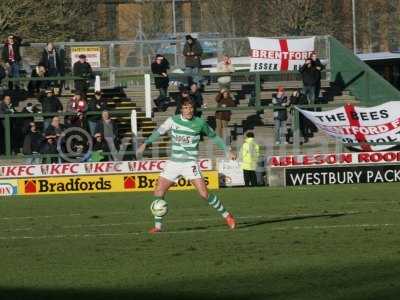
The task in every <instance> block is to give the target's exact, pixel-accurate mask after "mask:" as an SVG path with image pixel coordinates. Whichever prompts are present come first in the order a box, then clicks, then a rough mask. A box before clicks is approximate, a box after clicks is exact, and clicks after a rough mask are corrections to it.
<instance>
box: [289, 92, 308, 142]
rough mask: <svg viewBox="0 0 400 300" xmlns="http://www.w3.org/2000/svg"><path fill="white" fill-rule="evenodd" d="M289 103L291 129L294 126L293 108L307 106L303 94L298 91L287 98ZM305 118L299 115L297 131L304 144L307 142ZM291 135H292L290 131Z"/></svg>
mask: <svg viewBox="0 0 400 300" xmlns="http://www.w3.org/2000/svg"><path fill="white" fill-rule="evenodd" d="M289 103H290V115H291V116H292V129H293V126H294V124H295V121H296V120H295V109H296V108H295V107H294V106H296V105H304V104H307V98H306V97H305V96H304V94H303V93H301V91H299V90H295V91H293V93H292V95H291V96H290V98H289ZM307 120H308V119H307V118H306V117H304V116H303V114H301V113H299V124H298V126H299V130H300V136H301V137H302V138H303V141H304V143H307V142H308V134H307V131H306V125H307ZM292 134H294V132H293V130H292Z"/></svg>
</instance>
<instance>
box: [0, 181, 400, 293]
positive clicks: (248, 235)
mask: <svg viewBox="0 0 400 300" xmlns="http://www.w3.org/2000/svg"><path fill="white" fill-rule="evenodd" d="M399 191H400V189H399V185H398V184H376V185H347V186H344V185H343V186H324V187H307V188H299V187H298V188H286V189H281V188H254V189H239V188H234V189H224V190H220V191H219V192H218V194H219V195H220V197H221V200H222V201H223V202H224V204H225V206H226V207H227V208H228V209H230V210H231V211H232V212H233V214H234V215H235V216H236V218H237V221H238V222H239V228H238V229H237V230H236V231H233V232H231V231H229V230H228V229H227V228H226V225H225V224H224V223H223V220H222V219H221V217H220V216H219V215H217V213H216V212H215V211H214V210H213V209H212V208H210V207H208V206H207V205H206V203H204V202H203V201H202V200H200V199H199V198H198V197H197V195H196V193H195V192H171V193H169V194H168V197H167V200H168V201H169V207H170V213H169V215H168V216H167V218H166V226H167V230H168V231H167V232H166V233H162V234H159V235H156V236H150V235H148V234H146V231H147V229H148V228H150V227H151V226H152V218H151V215H150V211H149V205H150V202H151V199H152V198H151V195H150V194H148V193H132V194H129V193H120V194H87V195H83V194H81V195H69V196H46V197H37V196H35V197H31V198H26V197H17V198H2V199H1V200H0V211H1V215H0V299H2V300H8V299H74V300H76V299H163V300H164V299H230V300H232V299H246V300H247V299H307V300H309V299H324V300H325V299H335V300H336V299H352V300H358V299H360V300H361V299H362V300H364V299H385V300H387V299H399V298H400V235H399V226H400V218H399V215H400V198H399Z"/></svg>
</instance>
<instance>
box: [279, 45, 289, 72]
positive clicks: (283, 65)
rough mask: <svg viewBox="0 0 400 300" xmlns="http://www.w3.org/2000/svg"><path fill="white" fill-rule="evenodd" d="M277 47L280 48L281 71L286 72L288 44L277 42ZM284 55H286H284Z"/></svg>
mask: <svg viewBox="0 0 400 300" xmlns="http://www.w3.org/2000/svg"><path fill="white" fill-rule="evenodd" d="M279 46H280V47H281V52H282V55H283V56H282V58H281V71H287V70H288V69H289V59H288V55H287V54H288V52H289V49H288V43H287V40H279ZM285 54H286V55H285Z"/></svg>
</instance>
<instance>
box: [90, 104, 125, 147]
mask: <svg viewBox="0 0 400 300" xmlns="http://www.w3.org/2000/svg"><path fill="white" fill-rule="evenodd" d="M97 133H100V134H101V136H102V137H103V138H104V140H105V141H106V142H107V145H108V147H109V149H110V150H111V152H112V153H114V152H117V148H118V144H119V140H118V127H117V125H116V124H115V122H114V121H113V120H112V119H111V117H110V113H109V112H108V111H106V110H105V111H103V113H102V114H101V120H100V121H99V122H98V123H97V126H96V133H95V135H96V134H97Z"/></svg>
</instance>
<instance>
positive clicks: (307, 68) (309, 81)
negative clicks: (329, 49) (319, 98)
mask: <svg viewBox="0 0 400 300" xmlns="http://www.w3.org/2000/svg"><path fill="white" fill-rule="evenodd" d="M318 68H320V67H318ZM300 73H301V75H302V78H303V93H304V95H306V97H307V101H308V104H315V97H316V90H317V85H318V82H320V80H321V71H320V70H318V69H317V66H316V65H315V64H314V63H313V62H312V60H311V58H307V59H306V62H305V64H304V65H303V66H302V67H301V68H300Z"/></svg>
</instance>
